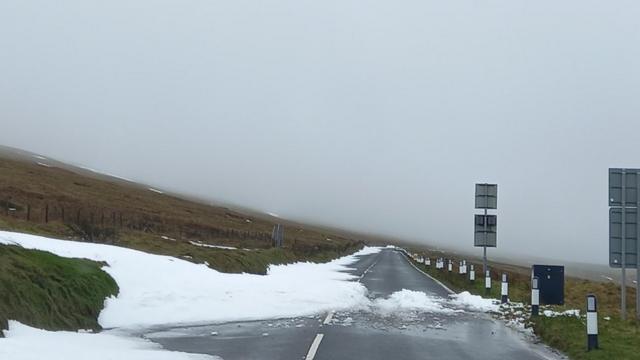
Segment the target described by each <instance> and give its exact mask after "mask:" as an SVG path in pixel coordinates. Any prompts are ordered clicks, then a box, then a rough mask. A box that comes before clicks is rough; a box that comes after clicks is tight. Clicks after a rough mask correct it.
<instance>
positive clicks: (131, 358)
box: [0, 321, 221, 360]
mask: <svg viewBox="0 0 640 360" xmlns="http://www.w3.org/2000/svg"><path fill="white" fill-rule="evenodd" d="M5 335H6V338H5V339H0V359H11V360H36V359H47V360H71V359H91V360H114V359H127V360H216V359H220V358H219V357H214V356H207V355H194V354H187V353H180V352H173V351H166V350H163V349H162V348H161V347H160V345H157V344H154V343H152V342H151V341H148V340H143V339H140V338H128V337H127V338H125V337H121V336H117V335H114V334H111V333H109V332H107V333H100V334H89V333H76V332H67V331H57V332H52V331H45V330H39V329H34V328H31V327H28V326H26V325H22V324H20V323H19V322H16V321H10V322H9V330H8V331H5ZM220 360H221V359H220Z"/></svg>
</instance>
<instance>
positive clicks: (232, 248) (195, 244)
mask: <svg viewBox="0 0 640 360" xmlns="http://www.w3.org/2000/svg"><path fill="white" fill-rule="evenodd" d="M189 244H191V245H193V246H200V247H208V248H214V249H223V250H238V248H235V247H233V246H222V245H209V244H203V243H199V242H195V241H189Z"/></svg>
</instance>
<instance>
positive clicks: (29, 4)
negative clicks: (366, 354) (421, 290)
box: [0, 0, 640, 264]
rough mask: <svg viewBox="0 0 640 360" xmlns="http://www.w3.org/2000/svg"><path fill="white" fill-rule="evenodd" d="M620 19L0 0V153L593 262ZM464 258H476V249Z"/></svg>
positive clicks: (618, 107)
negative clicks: (493, 194) (483, 220)
mask: <svg viewBox="0 0 640 360" xmlns="http://www.w3.org/2000/svg"><path fill="white" fill-rule="evenodd" d="M638 19H640V3H638V2H637V1H635V0H630V1H600V0H598V1H585V0H571V1H520V0H518V1H507V0H504V1H469V0H461V1H424V0H415V1H378V0H368V1H364V0H361V1H356V0H324V1H308V0H276V1H245V0H232V1H231V0H230V1H215V0H208V1H201V0H188V1H178V0H171V1H168V0H153V1H151V0H137V1H128V0H127V1H124V0H112V1H88V0H77V1H70V0H64V1H44V0H43V1H28V0H27V1H3V2H0V49H1V50H0V73H1V75H2V76H1V79H0V124H1V125H2V128H1V131H0V143H1V144H4V145H9V146H15V147H19V148H23V149H27V150H31V151H35V152H39V153H42V154H44V155H48V156H51V157H55V158H58V159H60V160H66V161H69V162H72V163H75V164H82V165H85V166H88V167H91V168H95V169H99V170H103V171H105V172H107V173H113V174H117V175H120V176H124V177H127V178H132V179H136V180H140V181H145V182H148V183H151V184H153V185H154V186H156V187H159V188H164V189H173V190H176V191H180V192H184V193H188V194H195V195H198V196H200V197H202V198H206V199H212V200H217V201H224V202H230V203H234V204H238V205H243V206H247V207H252V208H256V209H259V210H263V211H265V212H273V213H277V214H279V215H281V216H283V217H288V218H294V219H298V220H305V221H310V222H314V223H320V224H327V225H333V226H338V227H343V228H347V229H353V230H359V231H366V232H371V233H378V234H384V235H388V236H389V237H390V238H392V239H409V240H414V241H421V242H424V243H429V244H433V245H438V246H446V247H454V248H459V249H466V250H473V248H472V244H473V217H472V216H473V214H474V212H475V210H474V209H473V207H474V201H473V200H474V199H473V195H474V183H476V182H496V183H498V184H499V199H498V207H499V209H498V212H497V213H498V222H499V229H498V248H497V249H496V250H495V251H493V252H492V253H493V254H501V255H509V254H515V255H521V256H542V257H551V258H556V259H566V260H573V261H587V262H596V263H602V264H605V263H606V262H607V258H608V255H607V251H608V223H607V216H608V207H607V168H608V167H614V166H615V167H640V25H639V24H640V21H639V20H638ZM478 253H479V251H478Z"/></svg>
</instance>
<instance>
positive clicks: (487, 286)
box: [484, 269, 491, 295]
mask: <svg viewBox="0 0 640 360" xmlns="http://www.w3.org/2000/svg"><path fill="white" fill-rule="evenodd" d="M484 293H485V294H486V295H489V294H491V270H488V269H487V271H486V272H485V274H484Z"/></svg>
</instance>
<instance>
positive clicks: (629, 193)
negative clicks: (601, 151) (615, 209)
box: [609, 169, 640, 207]
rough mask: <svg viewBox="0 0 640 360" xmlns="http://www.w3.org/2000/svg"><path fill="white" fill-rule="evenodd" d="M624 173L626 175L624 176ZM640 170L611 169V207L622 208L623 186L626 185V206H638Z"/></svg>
mask: <svg viewBox="0 0 640 360" xmlns="http://www.w3.org/2000/svg"><path fill="white" fill-rule="evenodd" d="M623 173H624V174H623ZM639 173H640V169H609V206H622V204H623V200H622V185H623V181H624V185H625V189H624V190H625V191H624V192H625V200H624V206H631V207H636V206H637V205H638V187H640V182H639V181H640V176H639Z"/></svg>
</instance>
